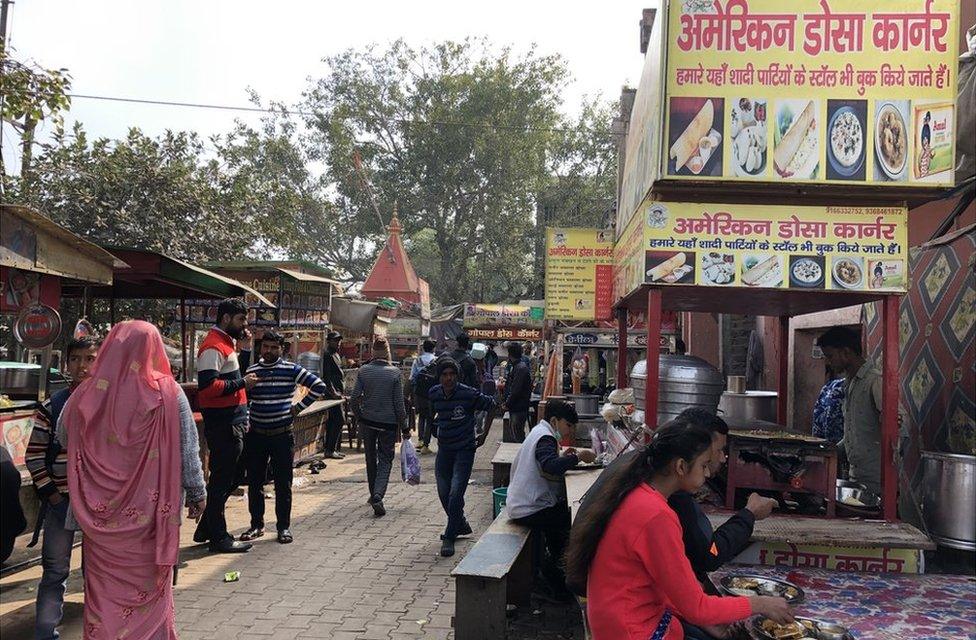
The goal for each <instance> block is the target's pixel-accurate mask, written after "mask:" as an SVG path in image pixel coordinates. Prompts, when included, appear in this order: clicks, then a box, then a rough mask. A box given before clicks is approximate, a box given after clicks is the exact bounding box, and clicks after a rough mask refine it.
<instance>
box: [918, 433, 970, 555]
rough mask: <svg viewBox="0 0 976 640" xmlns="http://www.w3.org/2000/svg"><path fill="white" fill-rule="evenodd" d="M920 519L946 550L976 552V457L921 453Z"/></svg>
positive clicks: (931, 452)
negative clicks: (948, 548)
mask: <svg viewBox="0 0 976 640" xmlns="http://www.w3.org/2000/svg"><path fill="white" fill-rule="evenodd" d="M922 477H923V480H922V517H924V518H925V524H926V525H927V526H928V529H929V533H930V534H931V535H932V538H933V539H935V541H936V542H938V543H939V544H941V545H942V546H945V547H951V548H953V549H963V550H965V551H976V456H968V455H962V454H956V453H939V452H936V451H923V452H922Z"/></svg>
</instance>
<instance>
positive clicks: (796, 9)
mask: <svg viewBox="0 0 976 640" xmlns="http://www.w3.org/2000/svg"><path fill="white" fill-rule="evenodd" d="M958 20H959V2H958V0H885V1H884V2H876V3H865V2H863V1H858V0H793V1H792V2H783V1H782V0H682V1H675V2H671V3H670V7H669V15H668V34H667V72H666V80H665V86H666V99H665V112H666V121H665V131H664V137H663V142H664V144H663V145H662V172H663V175H664V176H665V177H667V178H669V179H696V178H697V179H708V180H755V181H768V182H832V183H858V182H859V183H877V184H890V185H893V186H907V185H911V186H919V185H921V186H933V187H936V186H946V185H952V184H953V182H954V176H953V169H954V158H955V149H954V145H955V127H956V118H957V114H956V111H955V106H954V100H955V95H956V68H957V62H956V57H957V48H958V45H957V37H956V34H957V33H958V24H957V23H958Z"/></svg>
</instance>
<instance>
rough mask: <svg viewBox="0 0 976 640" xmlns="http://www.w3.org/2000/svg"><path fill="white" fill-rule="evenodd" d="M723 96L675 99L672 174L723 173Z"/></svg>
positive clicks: (670, 139) (670, 154)
mask: <svg viewBox="0 0 976 640" xmlns="http://www.w3.org/2000/svg"><path fill="white" fill-rule="evenodd" d="M724 105H725V100H724V99H722V98H671V102H670V114H671V115H670V126H669V129H668V144H669V145H670V147H669V148H668V175H672V176H698V175H701V176H711V177H717V176H721V175H722V137H723V136H722V130H723V128H724V126H723V124H722V123H723V119H722V114H723V112H724V108H725V107H724Z"/></svg>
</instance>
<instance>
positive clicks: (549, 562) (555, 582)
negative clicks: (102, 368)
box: [505, 400, 596, 595]
mask: <svg viewBox="0 0 976 640" xmlns="http://www.w3.org/2000/svg"><path fill="white" fill-rule="evenodd" d="M577 422H579V416H578V415H577V413H576V408H575V407H573V405H571V404H569V403H568V402H564V401H562V400H550V401H549V402H547V403H546V416H545V419H544V420H540V421H539V424H537V425H536V426H535V427H533V428H532V430H531V431H529V435H528V437H527V438H526V439H525V442H524V443H522V446H521V447H519V450H518V453H517V454H516V455H515V460H514V461H513V462H512V473H511V476H512V479H511V482H510V483H509V485H508V493H507V495H506V497H505V507H506V509H507V510H508V516H509V517H510V518H511V519H512V520H514V521H515V522H518V523H519V524H523V525H525V526H527V527H529V528H531V529H533V530H534V531H537V532H539V533H541V534H542V536H543V538H544V539H545V545H546V551H547V552H548V553H547V554H546V557H545V559H544V561H543V562H542V565H541V566H542V573H543V576H544V577H545V578H546V580H547V581H548V583H549V586H550V587H551V588H552V589H553V591H554V592H555V594H556V595H563V594H567V595H568V593H567V591H566V576H565V574H564V573H563V570H562V568H561V566H560V565H562V561H563V552H564V551H565V550H566V540H567V539H568V538H569V527H570V522H571V519H570V513H569V504H568V503H567V501H566V484H565V482H564V481H563V477H564V476H565V475H566V471H568V470H569V469H572V468H573V467H575V466H576V465H577V464H578V463H579V462H580V461H582V462H593V460H594V459H596V456H595V454H594V453H593V452H592V451H590V450H588V449H580V450H578V451H577V450H576V449H573V448H571V447H569V448H566V449H563V450H562V451H561V452H560V450H559V441H560V440H562V439H563V438H565V437H567V436H571V435H572V434H573V433H574V431H575V430H576V423H577Z"/></svg>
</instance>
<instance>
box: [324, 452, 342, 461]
mask: <svg viewBox="0 0 976 640" xmlns="http://www.w3.org/2000/svg"><path fill="white" fill-rule="evenodd" d="M324 457H325V458H328V459H329V460H342V459H343V458H345V457H346V456H344V455H343V454H341V453H339V452H338V451H330V452H329V453H326V454H325V456H324Z"/></svg>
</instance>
